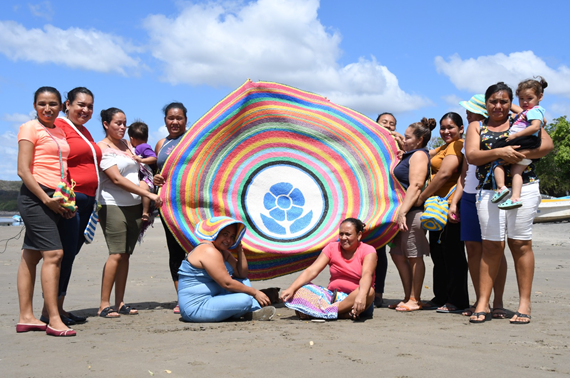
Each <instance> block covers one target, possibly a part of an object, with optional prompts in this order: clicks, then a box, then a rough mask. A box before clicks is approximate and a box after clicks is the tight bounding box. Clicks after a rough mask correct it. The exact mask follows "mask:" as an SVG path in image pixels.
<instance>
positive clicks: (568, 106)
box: [547, 102, 570, 119]
mask: <svg viewBox="0 0 570 378" xmlns="http://www.w3.org/2000/svg"><path fill="white" fill-rule="evenodd" d="M550 110H551V111H552V112H553V113H554V114H555V115H554V116H555V117H560V116H563V115H565V116H569V117H570V102H556V103H554V104H552V106H550ZM547 119H548V118H547Z"/></svg>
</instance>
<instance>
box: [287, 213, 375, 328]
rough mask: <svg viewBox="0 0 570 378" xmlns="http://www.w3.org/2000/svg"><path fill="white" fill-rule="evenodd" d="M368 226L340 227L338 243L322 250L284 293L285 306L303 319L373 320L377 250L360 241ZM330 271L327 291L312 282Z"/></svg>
mask: <svg viewBox="0 0 570 378" xmlns="http://www.w3.org/2000/svg"><path fill="white" fill-rule="evenodd" d="M364 227H365V224H364V223H362V221H360V220H359V219H354V218H347V219H345V220H344V221H343V222H342V223H341V224H340V227H339V241H335V242H331V243H329V245H327V246H326V247H325V249H323V251H322V252H321V254H320V255H319V257H318V258H317V259H316V260H315V262H314V263H313V264H312V265H311V266H309V267H308V268H307V269H305V270H304V271H303V273H301V275H300V276H299V277H297V279H296V280H295V281H294V282H293V283H292V284H291V286H289V287H288V288H287V289H285V290H284V291H283V292H282V293H281V299H283V302H285V306H287V307H289V308H292V309H294V310H295V313H296V314H297V316H298V317H299V318H301V319H311V318H322V319H337V318H345V319H349V318H350V319H357V318H358V317H359V316H362V317H372V312H373V310H374V306H373V302H374V294H375V293H374V288H373V287H372V283H373V282H374V271H375V270H376V262H377V260H378V258H377V256H376V250H375V249H374V247H372V246H370V245H368V244H364V243H362V242H361V241H360V239H361V238H362V232H363V231H364ZM327 265H329V267H330V275H331V278H330V282H329V286H328V289H325V288H323V287H320V286H317V285H313V284H311V283H310V282H311V281H312V280H313V279H315V278H316V277H317V276H318V275H319V273H321V272H322V271H323V269H324V268H325V266H327Z"/></svg>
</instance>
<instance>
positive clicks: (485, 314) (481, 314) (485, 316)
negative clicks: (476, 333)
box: [469, 311, 491, 324]
mask: <svg viewBox="0 0 570 378" xmlns="http://www.w3.org/2000/svg"><path fill="white" fill-rule="evenodd" d="M490 314H491V313H490V312H484V311H482V312H475V313H473V315H471V316H475V317H476V319H469V323H473V324H480V323H485V322H486V321H487V317H488V316H489V315H490ZM480 316H483V319H482V320H479V317H480Z"/></svg>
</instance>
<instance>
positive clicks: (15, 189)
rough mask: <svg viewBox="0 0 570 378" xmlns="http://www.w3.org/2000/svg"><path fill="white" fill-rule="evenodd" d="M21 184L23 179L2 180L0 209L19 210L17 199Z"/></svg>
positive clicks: (0, 184)
mask: <svg viewBox="0 0 570 378" xmlns="http://www.w3.org/2000/svg"><path fill="white" fill-rule="evenodd" d="M20 186H22V182H21V181H3V180H0V211H18V206H17V204H16V200H17V198H18V193H19V192H20Z"/></svg>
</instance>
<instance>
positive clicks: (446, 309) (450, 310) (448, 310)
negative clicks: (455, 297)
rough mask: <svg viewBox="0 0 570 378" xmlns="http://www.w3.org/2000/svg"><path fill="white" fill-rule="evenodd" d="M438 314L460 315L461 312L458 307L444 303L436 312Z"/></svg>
mask: <svg viewBox="0 0 570 378" xmlns="http://www.w3.org/2000/svg"><path fill="white" fill-rule="evenodd" d="M436 312H439V313H440V314H461V313H462V312H463V310H460V309H459V308H458V307H456V306H454V305H452V304H451V303H446V304H444V305H443V306H441V307H440V308H438V309H437V310H436Z"/></svg>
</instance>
